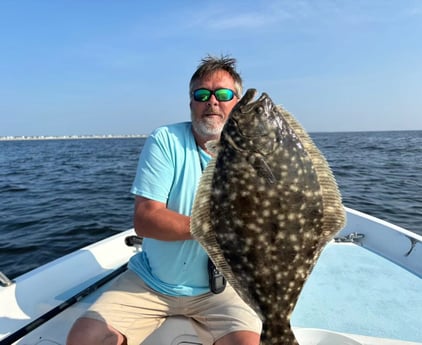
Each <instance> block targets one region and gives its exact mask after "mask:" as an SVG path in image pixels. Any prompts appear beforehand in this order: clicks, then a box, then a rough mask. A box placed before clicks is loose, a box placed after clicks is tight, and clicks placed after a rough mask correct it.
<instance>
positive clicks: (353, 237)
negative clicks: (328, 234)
mask: <svg viewBox="0 0 422 345" xmlns="http://www.w3.org/2000/svg"><path fill="white" fill-rule="evenodd" d="M364 238H365V235H364V234H360V233H358V232H352V233H350V234H348V235H346V236H343V237H335V238H334V241H335V242H346V243H356V244H362V240H363V239H364Z"/></svg>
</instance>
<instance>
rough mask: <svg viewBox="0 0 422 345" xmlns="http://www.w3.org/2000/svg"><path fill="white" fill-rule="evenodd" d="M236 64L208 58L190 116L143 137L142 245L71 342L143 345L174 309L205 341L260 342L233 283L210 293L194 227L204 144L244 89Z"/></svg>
mask: <svg viewBox="0 0 422 345" xmlns="http://www.w3.org/2000/svg"><path fill="white" fill-rule="evenodd" d="M235 62H236V61H235V60H234V59H232V58H229V57H221V58H214V57H210V56H208V57H206V58H205V59H203V60H202V62H201V64H200V65H199V66H198V69H197V70H196V71H195V73H194V74H193V76H192V78H191V81H190V109H191V122H184V123H179V124H173V125H169V126H163V127H160V128H158V129H157V130H155V131H154V132H153V133H152V134H151V135H150V137H149V138H148V140H147V141H146V143H145V146H144V148H143V150H142V153H141V156H140V159H139V164H138V169H137V173H136V177H135V180H134V183H133V186H132V193H134V194H135V213H134V225H135V231H136V233H137V234H138V235H139V236H141V237H143V238H144V242H143V246H142V247H143V251H142V252H141V253H138V254H136V255H135V256H134V257H132V258H131V260H130V261H129V265H128V267H129V269H128V271H127V272H125V273H124V274H123V275H122V276H121V277H120V278H119V279H118V280H117V282H116V283H115V284H114V285H113V286H112V287H111V288H110V289H108V291H107V292H105V293H104V294H103V295H102V296H101V297H100V298H99V300H98V301H97V302H96V303H95V304H94V305H93V306H92V307H91V309H90V310H89V311H88V312H87V313H85V314H84V315H82V317H81V318H79V319H78V320H77V321H76V322H75V324H74V326H73V327H72V329H71V331H70V333H69V336H68V341H67V343H68V345H84V344H90V345H93V344H129V345H132V344H133V345H134V344H140V343H141V342H142V341H143V340H144V339H145V338H146V337H147V336H148V335H149V334H151V333H152V332H153V331H154V330H155V329H156V328H158V327H159V326H160V325H161V324H162V322H164V321H165V318H166V317H167V316H169V315H186V316H187V317H189V318H190V319H191V321H192V324H193V326H194V328H195V329H196V331H197V333H198V335H199V337H200V338H201V340H202V341H203V342H204V344H216V345H258V344H259V338H260V332H261V326H262V325H261V321H260V320H259V318H258V316H257V315H256V314H255V312H253V310H252V309H251V308H250V307H249V306H248V305H246V304H245V303H244V302H243V301H242V300H241V299H240V298H239V297H238V295H237V294H236V293H235V292H234V290H233V289H232V287H231V286H230V285H227V286H226V288H225V289H224V290H223V292H221V293H213V292H211V291H210V286H209V273H208V268H207V267H208V257H207V254H206V253H205V251H204V250H203V249H202V247H201V246H200V244H199V243H198V242H197V241H195V240H193V239H192V237H191V235H190V230H189V224H190V214H191V208H192V204H193V200H194V197H195V192H196V188H197V185H198V183H199V179H200V177H201V174H202V171H203V169H204V168H205V166H206V164H207V163H208V162H209V160H210V159H211V155H210V153H209V152H208V150H207V147H206V143H207V142H208V141H210V140H218V139H219V138H220V134H221V131H222V129H223V126H224V124H225V122H226V120H227V118H228V116H229V114H230V111H231V110H232V108H233V107H234V105H235V104H236V103H237V102H238V100H239V97H240V96H241V94H242V79H241V77H240V75H239V74H238V72H237V71H236V69H235Z"/></svg>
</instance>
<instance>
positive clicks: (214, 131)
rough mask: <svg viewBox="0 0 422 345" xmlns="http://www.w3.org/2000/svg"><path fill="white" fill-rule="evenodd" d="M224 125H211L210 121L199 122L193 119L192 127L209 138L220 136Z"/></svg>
mask: <svg viewBox="0 0 422 345" xmlns="http://www.w3.org/2000/svg"><path fill="white" fill-rule="evenodd" d="M223 126H224V125H219V126H215V125H211V124H208V123H205V122H203V121H201V122H197V121H193V120H192V127H193V129H194V130H195V132H196V133H198V134H199V135H200V136H201V137H204V138H207V137H210V136H211V137H215V136H220V134H221V131H222V130H223Z"/></svg>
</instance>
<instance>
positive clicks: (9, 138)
mask: <svg viewBox="0 0 422 345" xmlns="http://www.w3.org/2000/svg"><path fill="white" fill-rule="evenodd" d="M146 137H147V135H145V134H128V135H112V134H109V135H63V136H52V135H51V136H50V135H37V136H16V137H14V136H5V137H0V141H20V140H77V139H131V138H146Z"/></svg>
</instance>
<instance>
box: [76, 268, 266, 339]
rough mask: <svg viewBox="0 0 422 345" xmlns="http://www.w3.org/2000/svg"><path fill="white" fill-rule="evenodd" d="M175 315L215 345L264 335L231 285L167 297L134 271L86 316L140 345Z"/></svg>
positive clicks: (256, 317) (118, 283) (257, 318)
mask: <svg viewBox="0 0 422 345" xmlns="http://www.w3.org/2000/svg"><path fill="white" fill-rule="evenodd" d="M172 315H184V316H187V317H188V318H190V320H191V322H192V324H193V326H194V328H195V330H196V331H197V333H198V336H199V337H200V339H201V340H202V341H203V342H204V343H215V341H217V340H218V339H220V338H221V337H223V336H225V335H227V334H229V333H232V332H235V331H252V332H255V333H258V334H260V333H261V330H262V323H261V320H260V319H259V317H258V316H257V314H256V313H255V312H254V311H253V310H252V309H251V308H250V307H249V306H248V305H247V304H246V303H244V302H243V300H242V299H241V298H240V297H239V296H238V295H237V293H236V292H235V291H234V289H233V288H232V287H231V286H230V285H227V287H226V289H225V290H224V292H222V293H220V294H213V293H212V292H210V293H206V294H203V295H200V296H194V297H174V296H167V295H163V294H160V293H158V292H156V291H155V290H153V289H151V288H149V287H148V286H147V285H146V284H145V283H144V282H143V281H142V280H141V279H140V278H139V277H138V276H137V275H136V274H135V273H134V272H133V271H131V270H128V271H126V272H125V273H123V274H122V275H121V276H120V277H119V278H118V279H117V280H116V281H115V282H114V283H113V284H112V285H111V286H110V288H109V289H107V291H105V292H104V293H103V294H102V295H101V296H100V297H99V299H98V300H97V301H96V302H95V303H94V304H93V305H92V306H91V308H90V309H89V310H88V311H87V312H86V313H85V314H84V315H82V316H83V317H88V318H93V319H96V320H100V321H103V322H106V323H107V324H108V325H110V326H112V327H114V328H115V329H117V330H119V331H120V332H121V333H122V334H124V335H125V336H126V338H127V342H128V345H135V344H137V345H138V344H140V343H141V342H142V341H143V340H144V339H145V338H147V337H148V336H149V335H150V334H151V333H152V332H153V331H154V330H156V329H157V328H158V327H159V326H160V325H161V324H162V323H163V322H164V321H165V318H166V317H167V316H172Z"/></svg>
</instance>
